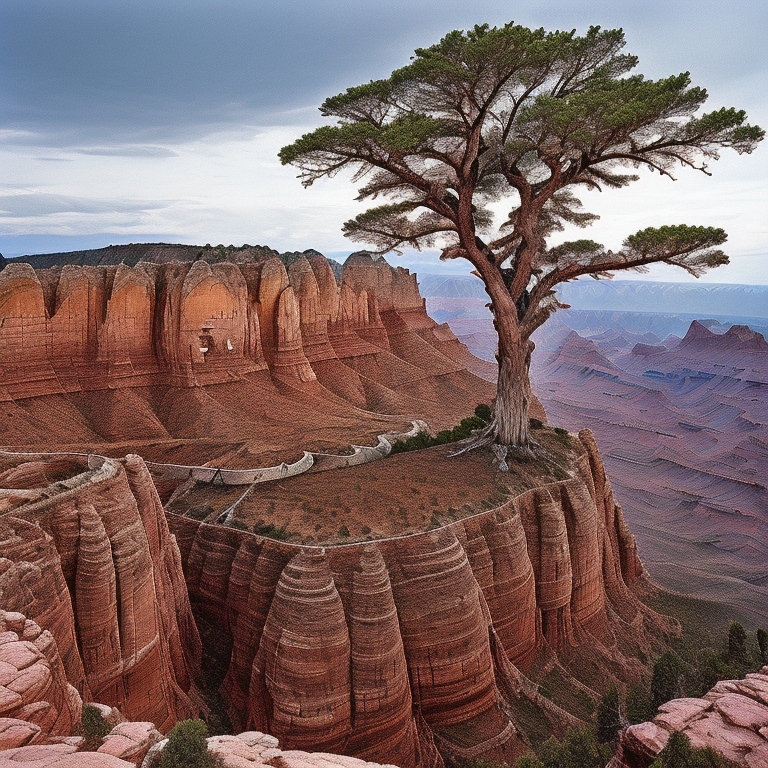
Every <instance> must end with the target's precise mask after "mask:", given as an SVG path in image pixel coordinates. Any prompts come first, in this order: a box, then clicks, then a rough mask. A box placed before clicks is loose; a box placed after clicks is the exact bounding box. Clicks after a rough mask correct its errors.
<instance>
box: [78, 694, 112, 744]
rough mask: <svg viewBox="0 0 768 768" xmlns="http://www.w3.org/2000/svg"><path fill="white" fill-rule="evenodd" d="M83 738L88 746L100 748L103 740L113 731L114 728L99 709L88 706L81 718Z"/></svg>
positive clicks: (84, 708)
mask: <svg viewBox="0 0 768 768" xmlns="http://www.w3.org/2000/svg"><path fill="white" fill-rule="evenodd" d="M81 723H82V725H83V736H85V741H86V743H87V744H89V745H91V746H94V747H96V748H97V747H98V745H99V744H100V743H101V740H102V739H103V738H104V737H105V736H106V735H107V734H108V733H109V732H110V731H111V730H112V726H110V724H109V723H108V722H107V721H106V720H105V719H104V716H103V715H102V714H101V712H100V711H99V708H98V707H94V706H93V704H86V705H85V706H84V707H83V714H82V716H81Z"/></svg>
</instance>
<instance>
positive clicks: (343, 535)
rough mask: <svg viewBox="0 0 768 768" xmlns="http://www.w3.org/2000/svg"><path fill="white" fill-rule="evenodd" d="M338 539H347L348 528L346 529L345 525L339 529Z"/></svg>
mask: <svg viewBox="0 0 768 768" xmlns="http://www.w3.org/2000/svg"><path fill="white" fill-rule="evenodd" d="M339 538H340V539H348V538H349V528H347V526H346V525H342V526H341V528H339Z"/></svg>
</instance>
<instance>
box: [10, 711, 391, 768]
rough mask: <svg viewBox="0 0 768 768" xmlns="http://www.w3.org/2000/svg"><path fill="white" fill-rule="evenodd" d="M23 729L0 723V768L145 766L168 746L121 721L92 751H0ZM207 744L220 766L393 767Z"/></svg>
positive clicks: (76, 746)
mask: <svg viewBox="0 0 768 768" xmlns="http://www.w3.org/2000/svg"><path fill="white" fill-rule="evenodd" d="M24 726H30V723H23V722H22V721H16V723H15V724H13V725H9V726H8V727H7V728H6V729H5V730H3V721H2V719H0V768H19V766H25V765H28V766H30V767H31V768H32V767H33V768H137V767H138V766H141V768H149V766H150V765H151V764H152V763H153V762H154V761H155V760H156V759H157V758H158V756H159V755H160V754H162V751H163V749H164V748H165V745H166V744H167V743H168V739H162V737H161V735H160V734H159V733H158V732H157V731H156V730H155V729H154V725H153V723H149V722H146V723H143V722H139V723H137V722H124V723H120V724H119V725H117V726H116V727H115V728H113V729H112V731H110V733H109V734H107V736H106V737H105V738H104V740H103V744H102V745H101V746H100V747H99V748H98V750H97V751H96V752H85V751H80V747H81V746H82V744H81V742H82V739H78V738H76V737H75V738H72V739H66V740H63V741H62V743H58V744H46V745H40V746H26V745H18V746H16V747H5V748H4V747H3V742H2V740H1V739H2V734H3V733H6V732H8V731H9V729H12V728H15V729H17V730H19V729H22V728H23V727H24ZM207 743H208V752H209V753H210V754H212V755H215V757H216V758H217V759H218V760H219V763H218V764H219V765H220V766H221V768H249V767H250V768H258V766H271V767H272V768H395V767H394V766H392V765H383V766H380V765H379V764H377V763H373V762H366V761H364V760H359V759H357V758H354V757H345V756H343V755H334V754H329V753H327V752H303V751H299V750H281V749H280V748H279V746H280V745H279V742H278V740H277V739H276V738H275V737H274V736H268V735H267V734H264V733H259V732H258V731H246V732H244V733H239V734H237V735H236V736H212V737H210V738H209V739H208V740H207Z"/></svg>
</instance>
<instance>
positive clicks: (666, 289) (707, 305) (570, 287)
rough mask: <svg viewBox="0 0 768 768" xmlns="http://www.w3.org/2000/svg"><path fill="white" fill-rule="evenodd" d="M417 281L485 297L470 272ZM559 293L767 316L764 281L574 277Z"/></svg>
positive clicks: (590, 303)
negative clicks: (682, 281)
mask: <svg viewBox="0 0 768 768" xmlns="http://www.w3.org/2000/svg"><path fill="white" fill-rule="evenodd" d="M419 287H420V289H421V295H422V296H424V297H427V298H429V297H435V296H440V297H443V298H473V299H485V300H486V301H487V300H488V295H487V294H486V293H485V290H484V288H483V284H482V282H481V281H480V280H479V279H478V278H476V277H472V276H471V275H453V276H444V275H434V274H420V275H419ZM558 295H559V297H560V300H561V301H562V302H564V303H565V304H570V305H571V307H572V308H573V309H578V310H592V309H595V310H614V311H621V312H664V313H674V314H693V315H698V316H699V317H712V316H713V315H721V316H728V315H736V316H738V317H761V318H762V317H766V318H768V285H737V284H730V283H657V282H651V281H648V280H577V281H575V282H571V283H565V284H563V285H561V286H559V288H558Z"/></svg>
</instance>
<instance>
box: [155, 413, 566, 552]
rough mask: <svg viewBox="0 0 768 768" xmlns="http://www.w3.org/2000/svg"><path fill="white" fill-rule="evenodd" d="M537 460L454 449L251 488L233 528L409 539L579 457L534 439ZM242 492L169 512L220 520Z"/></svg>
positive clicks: (300, 539) (195, 491)
mask: <svg viewBox="0 0 768 768" xmlns="http://www.w3.org/2000/svg"><path fill="white" fill-rule="evenodd" d="M535 434H536V437H537V439H538V440H539V441H540V442H541V446H542V449H543V456H542V457H541V458H539V459H536V460H521V461H516V460H514V459H513V460H511V461H510V471H509V472H507V473H502V472H499V471H498V468H497V464H496V462H495V460H494V458H493V456H492V454H491V453H490V451H487V450H477V451H473V452H470V453H468V454H465V455H463V456H460V457H454V458H452V457H451V456H450V455H449V454H451V453H453V452H454V451H455V450H456V448H457V445H456V444H452V445H441V446H435V447H434V448H427V449H424V450H420V451H410V452H408V453H400V454H397V455H394V456H389V457H387V458H385V459H382V460H380V461H376V462H372V463H370V464H364V465H361V466H358V467H349V468H346V469H337V470H330V471H327V472H309V473H307V474H304V475H299V476H297V477H293V478H286V479H283V480H279V481H274V482H269V483H261V484H258V485H255V486H253V488H252V490H251V491H250V492H249V494H248V495H247V497H246V498H245V499H244V500H243V501H242V502H241V503H240V504H239V505H238V506H237V509H236V514H235V520H236V521H237V522H236V523H235V525H244V526H246V527H247V528H248V529H250V530H255V531H256V532H257V533H260V534H262V535H266V536H271V537H273V538H280V539H284V540H286V541H292V542H295V543H301V544H323V545H329V544H339V543H346V542H353V541H365V540H370V539H379V538H387V537H391V536H400V535H406V534H411V533H417V532H421V531H425V530H429V529H431V528H437V527H439V526H441V525H446V524H447V523H450V522H452V521H454V520H458V519H460V518H464V517H468V516H471V515H474V514H477V513H479V512H482V511H484V510H487V509H491V508H493V507H496V506H499V505H500V504H502V503H503V502H504V501H506V500H507V499H508V498H511V497H512V496H515V495H518V494H520V493H522V492H524V491H525V490H527V489H529V488H533V487H536V486H540V485H544V484H547V483H551V482H555V481H557V480H563V479H565V478H567V477H568V472H569V470H570V467H571V464H572V462H573V459H574V457H575V456H576V455H577V454H578V453H580V450H581V449H580V446H579V443H578V441H577V440H576V439H575V438H567V437H563V436H561V435H557V434H556V433H555V432H554V431H553V430H550V429H547V428H545V429H541V430H537V431H536V433H535ZM243 490H244V489H243V488H242V487H239V488H235V487H222V486H213V485H208V484H204V483H198V484H196V485H195V486H194V488H192V489H191V490H190V491H189V492H188V493H187V494H186V495H184V496H183V497H182V498H180V499H178V500H176V501H174V502H173V503H172V504H171V505H170V507H169V509H170V511H172V512H176V513H179V514H190V513H191V514H192V515H194V514H195V513H196V512H195V510H200V509H201V508H203V507H210V508H211V509H212V510H215V511H216V512H221V511H223V510H224V509H226V508H227V507H228V506H229V505H230V504H232V503H233V502H234V501H236V500H237V498H238V497H239V496H240V495H241V494H242V493H243Z"/></svg>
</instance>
